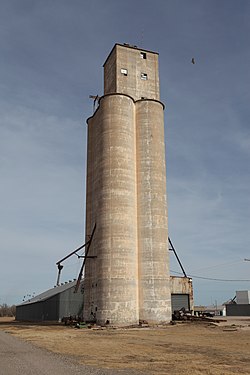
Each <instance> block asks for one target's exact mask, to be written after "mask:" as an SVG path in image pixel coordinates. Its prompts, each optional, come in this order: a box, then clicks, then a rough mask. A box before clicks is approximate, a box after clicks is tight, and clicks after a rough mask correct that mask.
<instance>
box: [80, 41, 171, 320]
mask: <svg viewBox="0 0 250 375" xmlns="http://www.w3.org/2000/svg"><path fill="white" fill-rule="evenodd" d="M163 110H164V105H163V104H162V103H161V102H160V90H159V71H158V54H157V53H155V52H151V51H146V50H141V49H138V48H137V47H135V46H130V45H127V44H124V45H120V44H116V45H115V46H114V47H113V49H112V51H111V53H110V54H109V56H108V58H107V60H106V61H105V63H104V95H103V96H102V97H101V98H100V99H99V106H98V108H97V110H96V111H95V113H94V115H93V116H92V117H90V118H89V119H88V120H87V124H88V161H87V198H86V234H87V235H89V234H90V233H91V231H92V229H93V227H94V225H95V224H96V231H95V234H94V237H93V241H92V244H91V248H90V251H89V254H88V255H90V256H96V258H87V259H86V265H85V293H84V319H85V320H87V321H88V320H92V319H95V320H96V321H97V323H99V324H105V323H110V324H114V325H129V324H137V323H139V320H146V321H148V322H149V323H156V324H157V323H162V322H169V321H170V319H171V296H170V277H169V257H168V226H167V201H166V168H165V147H164V118H163ZM87 240H88V238H87Z"/></svg>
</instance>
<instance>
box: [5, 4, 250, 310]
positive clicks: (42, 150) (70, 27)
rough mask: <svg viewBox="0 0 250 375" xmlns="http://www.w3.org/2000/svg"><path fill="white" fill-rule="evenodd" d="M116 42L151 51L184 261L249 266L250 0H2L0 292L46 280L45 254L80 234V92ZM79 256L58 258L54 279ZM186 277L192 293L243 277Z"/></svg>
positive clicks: (98, 83) (227, 272)
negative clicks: (155, 62)
mask: <svg viewBox="0 0 250 375" xmlns="http://www.w3.org/2000/svg"><path fill="white" fill-rule="evenodd" d="M115 43H130V44H135V45H137V46H139V47H141V48H145V49H149V50H153V51H157V52H159V61H160V83H161V100H162V101H163V102H164V103H165V105H166V109H165V128H166V154H167V190H168V212H169V235H170V237H171V239H172V242H173V243H174V246H175V248H176V250H177V252H178V255H179V257H180V259H181V261H182V263H183V266H184V268H185V270H186V273H187V274H188V275H193V276H198V277H205V278H213V279H226V280H250V262H246V261H244V259H245V258H248V259H249V258H250V250H249V243H250V231H249V224H250V196H249V186H250V175H249V165H250V125H249V118H250V106H249V102H250V89H249V87H250V48H249V46H250V2H249V1H248V0H237V1H236V0H235V1H232V0H220V1H213V0H210V1H208V0H155V1H154V2H153V1H151V0H150V1H149V0H144V1H142V0H127V1H126V2H124V1H121V0H105V1H101V0H71V1H67V0H53V1H49V0H43V1H40V0H22V1H20V0H2V1H1V5H0V51H1V53H0V172H1V174H0V176H1V184H0V208H1V211H0V304H1V303H3V302H7V303H8V304H12V303H19V302H21V301H22V299H23V296H25V295H27V294H33V292H35V293H36V294H38V293H40V292H42V291H44V290H46V289H47V288H50V287H53V285H54V284H55V282H56V274H57V269H56V266H55V263H56V261H57V260H59V259H60V258H62V257H63V256H64V255H66V254H67V253H69V252H70V251H72V250H74V249H75V248H76V247H78V246H80V245H81V244H82V243H83V242H84V226H85V162H86V119H87V118H88V117H89V116H90V115H91V114H92V102H91V100H90V99H89V95H96V94H99V95H102V93H103V71H102V64H103V62H104V61H105V59H106V57H107V55H108V54H109V52H110V50H111V49H112V47H113V45H114V44H115ZM192 57H194V58H195V60H196V64H195V65H193V64H191V58H192ZM170 260H171V270H172V271H174V272H181V270H180V268H179V267H178V265H177V263H176V261H175V259H174V257H173V254H172V253H170ZM79 267H80V263H79V260H78V259H77V258H76V257H75V258H73V259H71V260H69V261H68V262H65V268H64V270H63V279H62V281H66V280H68V279H72V278H74V277H76V276H77V274H78V271H79ZM174 272H173V273H172V274H175V273H174ZM193 282H194V297H195V303H196V304H210V303H215V301H217V303H221V302H224V301H226V300H227V299H229V298H232V297H234V295H235V291H236V290H246V289H250V281H212V280H205V279H200V278H196V277H193Z"/></svg>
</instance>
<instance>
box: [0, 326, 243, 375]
mask: <svg viewBox="0 0 250 375" xmlns="http://www.w3.org/2000/svg"><path fill="white" fill-rule="evenodd" d="M0 329H4V330H5V331H8V332H10V333H11V334H14V335H16V336H18V337H20V338H22V339H25V340H28V341H31V342H32V343H34V344H35V345H37V346H40V347H43V348H46V349H48V350H50V351H53V352H56V353H61V354H65V355H69V356H73V357H74V358H75V359H76V360H77V361H79V362H80V363H84V364H87V365H91V366H97V367H106V368H116V369H125V368H134V369H137V370H141V371H142V372H143V373H145V374H155V375H161V374H176V375H177V374H178V375H181V374H192V375H201V374H202V375H204V374H205V375H206V374H213V375H225V374H236V373H237V374H250V321H249V322H245V324H244V326H241V324H238V325H237V324H236V325H235V324H234V325H232V322H231V323H230V324H228V326H226V327H225V324H224V325H223V324H221V325H220V324H219V325H218V326H216V325H211V324H199V323H185V324H177V325H173V326H172V325H169V326H166V327H165V328H150V329H146V328H141V329H116V330H112V329H104V330H92V329H91V330H90V329H75V328H70V327H65V326H41V325H35V326H34V325H27V324H26V325H25V324H21V325H17V324H15V323H13V324H9V325H8V324H6V323H5V324H4V325H3V324H1V325H0Z"/></svg>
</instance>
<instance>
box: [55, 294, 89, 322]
mask: <svg viewBox="0 0 250 375" xmlns="http://www.w3.org/2000/svg"><path fill="white" fill-rule="evenodd" d="M70 315H71V316H81V317H82V315H83V293H82V289H81V288H79V289H78V292H77V293H74V288H71V289H68V290H65V291H64V292H63V293H61V294H60V303H59V318H60V319H62V318H63V317H65V316H70Z"/></svg>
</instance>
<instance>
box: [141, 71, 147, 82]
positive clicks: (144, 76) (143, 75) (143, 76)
mask: <svg viewBox="0 0 250 375" xmlns="http://www.w3.org/2000/svg"><path fill="white" fill-rule="evenodd" d="M141 79H143V80H144V81H146V80H147V79H148V75H147V73H141Z"/></svg>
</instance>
